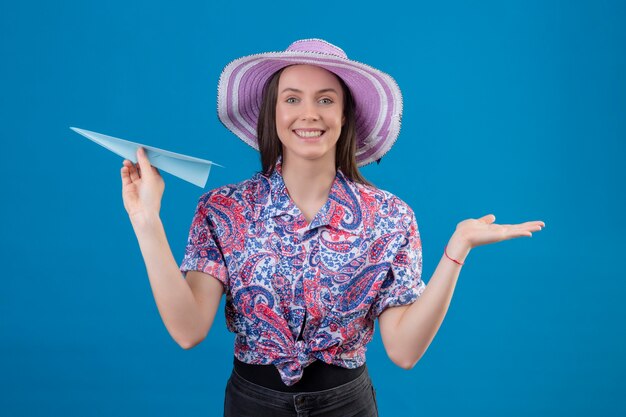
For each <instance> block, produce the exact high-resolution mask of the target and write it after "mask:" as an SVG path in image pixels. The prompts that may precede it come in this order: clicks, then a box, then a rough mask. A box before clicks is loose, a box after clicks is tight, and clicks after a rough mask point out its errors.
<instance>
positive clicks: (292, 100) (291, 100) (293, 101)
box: [285, 97, 298, 103]
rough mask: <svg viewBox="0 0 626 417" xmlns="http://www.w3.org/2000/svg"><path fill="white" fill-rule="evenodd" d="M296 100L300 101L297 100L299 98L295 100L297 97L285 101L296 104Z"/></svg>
mask: <svg viewBox="0 0 626 417" xmlns="http://www.w3.org/2000/svg"><path fill="white" fill-rule="evenodd" d="M296 100H298V99H297V98H295V97H289V98H287V100H285V101H286V102H287V103H295V102H296Z"/></svg>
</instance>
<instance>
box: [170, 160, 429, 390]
mask: <svg viewBox="0 0 626 417" xmlns="http://www.w3.org/2000/svg"><path fill="white" fill-rule="evenodd" d="M180 270H181V272H183V275H184V276H186V271H190V270H194V271H201V272H204V273H206V274H209V275H212V276H214V277H215V278H217V279H218V280H219V281H220V282H221V283H222V284H223V285H224V289H225V293H226V305H225V314H226V324H227V327H228V330H229V331H231V332H233V333H235V335H236V337H235V356H236V357H237V359H239V360H241V361H243V362H246V363H250V364H261V365H268V364H273V365H275V366H276V368H277V369H278V372H279V373H280V375H281V378H282V380H283V382H284V383H285V384H286V385H293V384H295V383H296V382H297V381H298V380H300V378H301V377H302V373H303V369H304V368H305V367H306V366H307V365H309V364H310V363H311V362H313V361H315V360H321V361H324V362H326V363H329V364H333V365H337V366H342V367H344V368H351V369H353V368H356V367H358V366H361V365H363V363H365V351H366V349H367V348H366V345H367V344H368V343H369V342H370V341H371V340H372V336H373V334H374V320H375V319H376V318H377V317H378V316H379V315H380V313H381V312H382V311H383V310H384V309H385V308H387V307H391V306H400V305H407V304H411V303H413V302H414V301H415V300H416V299H417V298H418V297H419V296H420V295H421V294H422V292H423V291H424V289H425V284H424V282H423V281H422V279H421V273H422V245H421V240H420V235H419V231H418V228H417V222H416V219H415V215H414V212H413V210H412V209H411V208H410V207H409V206H408V205H407V204H406V203H405V202H403V201H402V200H400V199H399V198H398V197H396V196H394V195H393V194H391V193H390V192H387V191H384V190H381V189H378V188H374V187H370V186H366V185H364V184H361V183H357V182H354V181H351V180H350V179H348V178H347V177H346V176H345V175H344V174H343V173H342V172H341V170H337V174H336V176H335V179H334V181H333V184H332V187H331V190H330V194H329V197H328V200H327V202H326V203H325V204H324V206H323V207H322V208H321V209H320V210H319V212H318V213H317V214H316V215H315V217H314V218H313V219H312V220H311V222H310V223H308V222H307V221H306V219H305V218H304V216H303V214H302V212H301V211H300V209H299V208H298V207H297V206H296V205H295V203H294V202H293V200H292V199H291V197H290V196H289V193H288V190H287V188H286V187H285V183H284V182H283V177H282V169H281V158H280V157H279V159H278V161H277V163H276V167H275V170H274V172H273V173H272V174H271V175H270V176H269V177H268V176H266V175H263V174H261V173H257V174H255V175H254V176H253V177H252V178H250V179H248V180H245V181H242V182H240V183H237V184H229V185H224V186H222V187H219V188H216V189H214V190H211V191H209V192H207V193H205V194H203V195H202V196H201V197H200V200H199V202H198V206H197V209H196V212H195V215H194V218H193V222H192V225H191V228H190V231H189V240H188V243H187V247H186V250H185V255H184V258H183V261H182V263H181V266H180ZM305 314H306V320H305ZM303 323H304V329H303V330H302V332H301V328H302V325H303Z"/></svg>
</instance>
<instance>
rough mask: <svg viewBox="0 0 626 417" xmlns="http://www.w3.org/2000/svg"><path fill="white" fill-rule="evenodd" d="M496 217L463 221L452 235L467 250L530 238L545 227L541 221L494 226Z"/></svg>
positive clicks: (487, 216) (488, 216)
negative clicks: (462, 242)
mask: <svg viewBox="0 0 626 417" xmlns="http://www.w3.org/2000/svg"><path fill="white" fill-rule="evenodd" d="M495 220H496V216H495V215H493V214H488V215H486V216H484V217H481V218H480V219H467V220H463V221H462V222H460V223H459V224H457V226H456V231H455V232H454V234H455V235H456V236H457V237H458V238H459V239H461V240H462V241H464V242H465V244H466V245H467V246H468V247H469V249H472V248H475V247H476V246H481V245H487V244H489V243H495V242H500V241H503V240H508V239H513V238H516V237H523V236H527V237H531V236H532V235H533V232H537V231H539V230H541V229H542V228H543V227H545V225H546V224H545V223H544V222H542V221H541V220H534V221H530V222H525V223H519V224H495V223H494V221H495Z"/></svg>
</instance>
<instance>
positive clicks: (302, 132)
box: [296, 130, 323, 138]
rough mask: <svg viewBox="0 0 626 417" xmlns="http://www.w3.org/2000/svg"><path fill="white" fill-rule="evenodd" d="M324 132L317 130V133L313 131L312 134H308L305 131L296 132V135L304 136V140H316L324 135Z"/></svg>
mask: <svg viewBox="0 0 626 417" xmlns="http://www.w3.org/2000/svg"><path fill="white" fill-rule="evenodd" d="M322 133H323V132H322V131H321V130H316V131H312V132H307V131H304V130H296V134H297V135H298V136H302V137H303V138H316V137H318V136H321V135H322Z"/></svg>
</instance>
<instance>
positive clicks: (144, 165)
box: [137, 146, 152, 175]
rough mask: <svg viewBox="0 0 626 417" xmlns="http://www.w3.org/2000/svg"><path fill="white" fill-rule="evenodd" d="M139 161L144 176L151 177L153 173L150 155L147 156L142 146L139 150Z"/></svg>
mask: <svg viewBox="0 0 626 417" xmlns="http://www.w3.org/2000/svg"><path fill="white" fill-rule="evenodd" d="M137 161H138V162H139V167H140V168H141V172H142V173H143V174H144V175H149V173H152V170H151V169H150V168H151V165H150V160H148V155H146V151H145V149H143V148H142V147H141V146H140V147H139V148H138V149H137Z"/></svg>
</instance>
